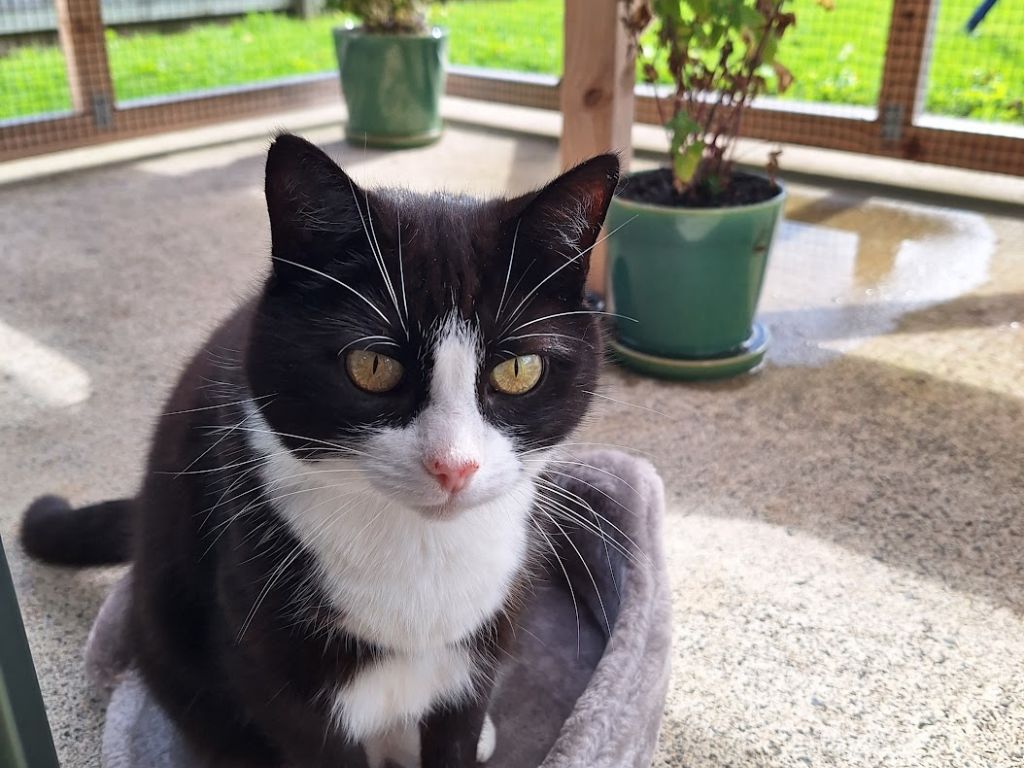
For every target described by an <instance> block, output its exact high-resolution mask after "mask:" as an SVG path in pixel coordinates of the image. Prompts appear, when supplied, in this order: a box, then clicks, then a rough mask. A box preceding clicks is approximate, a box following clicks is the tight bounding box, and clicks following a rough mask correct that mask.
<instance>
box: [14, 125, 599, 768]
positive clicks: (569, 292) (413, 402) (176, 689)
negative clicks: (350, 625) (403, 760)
mask: <svg viewBox="0 0 1024 768" xmlns="http://www.w3.org/2000/svg"><path fill="white" fill-rule="evenodd" d="M617 175H618V162H617V160H616V158H615V157H613V156H601V157H598V158H595V159H593V160H591V161H589V162H588V163H585V164H584V165H582V166H579V167H578V168H576V169H574V170H573V171H570V172H569V173H568V174H565V175H564V176H562V177H560V178H559V179H558V180H556V181H555V182H553V183H552V184H550V185H549V186H547V187H545V188H544V189H542V190H541V191H540V192H538V193H533V194H530V195H525V196H523V197H519V198H515V199H512V200H495V201H487V202H481V201H477V200H472V199H468V198H461V197H449V196H442V195H434V196H422V195H415V194H412V193H408V192H392V191H363V190H361V189H360V188H359V187H357V186H356V185H355V184H354V183H352V182H351V181H350V179H349V178H348V177H347V176H346V175H345V174H344V173H343V172H342V171H341V170H340V169H339V168H338V167H337V166H336V165H335V164H334V163H333V162H332V161H331V160H330V159H329V158H328V157H327V156H326V155H324V154H323V153H322V152H321V151H320V150H318V149H316V148H315V147H313V146H312V145H310V144H308V143H307V142H305V141H303V140H301V139H298V138H296V137H294V136H289V135H282V136H279V137H278V138H277V139H276V140H275V141H274V143H273V145H272V147H271V149H270V152H269V155H268V158H267V175H266V196H267V205H268V210H269V214H270V222H271V232H272V244H273V257H274V266H273V270H272V272H271V274H270V276H269V277H268V279H267V281H266V284H265V286H264V288H263V290H262V292H261V293H260V295H259V296H257V297H255V298H254V299H253V300H251V301H249V302H248V303H246V304H245V305H244V306H242V307H241V308H240V309H239V310H238V311H237V312H236V313H235V314H234V315H233V316H231V317H230V318H229V319H228V320H227V321H226V322H225V323H224V324H223V325H222V326H221V327H220V328H219V329H218V330H217V331H216V332H215V333H214V334H213V336H212V337H211V339H210V340H209V342H208V343H207V344H206V345H205V347H204V348H203V349H202V350H201V351H200V352H199V353H198V354H197V355H196V356H195V357H194V358H193V360H192V361H191V363H190V364H189V365H188V367H187V368H186V370H185V372H184V374H183V375H182V377H181V379H180V381H179V382H178V384H177V387H176V388H175V390H174V393H173V395H172V396H171V398H170V400H169V402H168V404H167V407H166V408H165V411H166V414H165V415H164V416H163V417H162V418H161V419H160V422H159V425H158V426H157V430H156V434H155V436H154V439H153V445H152V450H151V453H150V457H149V462H148V466H147V469H146V473H145V477H144V481H143V485H142V488H141V491H140V492H139V494H138V495H137V496H136V497H135V498H134V499H132V500H130V501H129V500H122V501H115V502H105V503H104V504H102V505H95V506H93V507H87V508H84V509H79V510H71V509H70V507H68V505H67V504H66V502H63V500H60V499H57V498H55V497H44V498H43V499H40V500H39V501H38V502H36V504H34V505H33V506H32V507H31V508H30V509H29V510H28V512H27V513H26V517H25V521H24V527H23V534H22V539H23V542H24V546H25V547H26V549H27V550H28V551H29V552H30V553H32V554H34V555H35V556H37V557H40V558H41V559H45V560H49V561H52V562H61V563H67V564H77V565H86V564H95V563H102V562H116V561H121V560H125V559H127V558H128V557H129V556H130V557H131V559H132V560H133V562H134V569H133V601H132V605H133V614H132V622H131V626H132V631H133V633H134V638H133V640H134V644H135V648H136V649H137V653H138V657H139V658H138V660H139V663H140V667H141V670H142V672H143V674H144V676H145V679H146V681H147V683H148V684H149V685H150V687H151V688H152V689H153V691H154V693H155V694H156V696H157V697H158V699H159V701H160V703H161V704H162V705H163V706H164V707H165V708H166V709H167V711H168V712H169V714H170V715H171V716H172V718H173V719H174V720H175V721H176V722H177V723H178V725H179V726H180V727H181V728H182V730H183V731H184V732H185V733H186V734H187V736H188V737H189V738H190V740H191V741H192V743H193V744H194V745H195V746H196V747H197V748H198V749H200V750H202V751H204V752H208V753H212V754H213V755H215V756H216V758H217V759H218V760H219V761H220V762H219V763H218V764H219V765H220V764H224V765H233V764H238V765H246V766H260V765H265V766H278V765H281V764H287V765H288V766H290V767H294V768H314V767H320V766H323V767H324V768H327V767H328V766H329V767H330V768H354V767H357V766H362V765H364V764H365V756H364V755H363V752H362V749H361V747H360V746H359V745H357V744H353V743H352V742H351V741H350V740H349V739H348V738H347V737H346V735H345V734H344V733H342V732H339V730H337V729H336V728H334V727H333V726H332V725H331V722H330V718H329V714H328V709H329V706H328V703H327V702H325V701H324V700H323V696H322V691H323V689H324V686H325V683H327V682H330V683H332V684H336V685H337V684H342V683H344V682H345V681H346V680H348V679H350V678H351V677H352V676H354V675H358V674H359V672H360V669H361V668H362V667H363V666H364V665H365V664H366V663H367V661H369V660H371V659H374V658H376V657H378V656H380V655H386V654H388V653H389V651H388V649H387V648H382V647H374V646H373V645H371V644H368V643H367V642H365V641H364V640H362V639H359V638H356V637H353V636H348V635H346V634H344V633H343V632H338V631H333V632H325V631H324V628H325V627H326V626H327V625H328V623H329V621H330V619H331V618H332V617H331V615H330V611H331V610H334V609H332V608H328V607H325V606H328V605H329V603H328V601H327V600H326V599H324V596H323V595H321V594H320V590H321V586H320V585H319V584H318V583H317V580H316V577H315V572H314V569H313V568H312V567H311V560H310V558H311V555H309V554H308V553H302V555H301V556H299V557H298V559H296V560H295V561H294V562H293V563H291V565H290V566H288V568H287V569H286V572H285V574H284V577H283V578H280V579H278V580H277V581H276V582H275V583H274V584H273V586H272V588H270V589H269V590H268V591H267V592H266V594H265V595H263V596H261V592H262V591H263V588H264V586H265V584H266V583H267V576H268V574H270V573H272V572H273V571H274V570H275V569H276V568H277V567H278V566H279V565H280V564H281V563H282V561H283V560H284V558H285V557H286V555H287V554H288V553H290V552H292V551H294V550H295V548H296V547H297V546H298V542H297V541H296V540H295V538H294V537H293V535H292V534H291V533H290V532H289V529H288V528H287V526H286V525H285V523H284V522H283V521H282V520H281V519H280V518H279V517H278V515H277V514H276V513H275V510H274V508H273V507H272V505H271V504H270V502H269V499H268V492H267V489H265V488H262V487H261V486H260V484H259V481H258V478H257V477H256V474H255V473H252V472H246V469H247V468H248V467H251V463H250V464H248V465H247V464H246V462H248V461H250V460H251V459H252V458H253V456H252V453H251V451H250V448H249V446H248V444H247V441H246V432H245V431H244V429H245V428H244V426H241V425H243V424H244V421H245V416H246V414H245V412H244V411H243V410H242V406H241V404H240V403H241V401H242V400H243V399H244V398H247V397H252V398H253V399H254V401H255V402H256V403H257V404H258V405H259V407H260V410H261V411H262V414H263V417H264V418H265V419H266V421H267V422H268V423H269V424H270V426H271V428H272V429H273V430H275V431H277V432H278V433H280V435H282V440H283V441H284V442H285V444H286V445H287V447H288V448H289V449H291V450H292V451H293V452H295V453H296V455H298V456H300V457H303V458H306V459H315V458H316V457H318V456H322V455H325V454H329V453H330V448H329V446H328V445H327V444H329V443H340V444H343V445H346V446H358V445H359V442H360V439H361V436H362V435H363V434H365V430H366V429H367V428H368V426H370V425H379V424H394V425H401V424H404V423H407V422H408V421H409V420H410V419H411V418H413V417H414V416H415V414H416V413H418V412H419V410H420V409H422V407H423V406H424V404H425V402H426V399H427V397H428V391H427V381H428V378H429V374H430V370H431V365H432V360H431V359H430V352H429V348H428V347H427V345H426V344H425V336H426V335H427V334H429V332H430V329H431V328H434V327H436V324H437V322H438V320H439V318H441V317H444V316H445V315H446V314H448V313H449V312H450V311H452V310H456V311H457V312H458V313H459V314H460V315H461V316H462V317H463V318H466V319H473V320H474V322H477V323H479V326H480V328H481V329H482V330H483V336H484V338H485V339H486V344H487V350H486V354H487V358H488V359H489V360H492V361H493V362H497V361H499V360H501V359H503V356H507V355H508V354H510V353H512V354H529V353H533V352H541V351H543V352H544V354H545V356H546V359H547V361H548V365H547V369H546V372H545V374H544V378H543V380H542V381H541V383H540V384H539V385H538V386H537V387H536V389H535V390H533V391H531V392H529V393H527V394H526V395H523V396H520V397H515V398H509V397H500V396H497V395H496V393H495V392H494V391H493V390H492V389H491V388H490V386H489V384H488V382H487V379H486V374H485V373H482V374H481V377H480V381H479V382H478V397H479V406H480V409H481V412H482V414H483V415H484V418H485V419H487V420H489V421H490V422H491V423H493V424H496V425H501V427H502V429H503V430H505V431H506V433H507V434H510V435H513V436H514V440H515V442H516V446H517V448H518V449H519V450H524V449H527V448H534V447H538V446H545V445H552V444H555V443H557V442H558V441H560V440H562V439H564V437H565V435H566V434H567V433H568V432H569V431H570V430H571V429H573V428H574V427H575V426H576V425H577V424H578V423H579V421H580V419H581V418H582V416H583V414H584V411H585V409H586V408H587V405H588V402H589V395H588V394H587V392H588V390H591V389H592V388H593V386H594V384H595V380H596V376H597V363H598V356H599V348H600V342H599V330H598V326H597V323H596V321H595V319H594V316H593V315H592V314H590V313H587V312H586V311H585V307H584V304H583V289H584V280H585V276H586V271H587V262H588V259H587V257H586V256H584V257H582V258H575V259H573V258H570V257H571V256H575V254H576V251H575V250H572V249H570V248H568V247H567V243H566V242H565V241H566V240H567V239H571V240H572V241H574V242H575V244H576V245H577V247H582V248H589V246H590V245H592V244H593V243H594V241H595V239H596V237H597V234H598V231H599V230H600V226H601V223H602V221H603V218H604V214H605V212H606V208H607V205H608V202H609V200H610V197H611V195H612V193H613V190H614V188H615V184H616V181H617ZM371 223H372V227H373V229H372V235H371V237H370V238H368V237H367V236H366V234H365V232H366V230H365V229H364V224H365V225H367V226H369V225H370V224H371ZM399 236H400V246H401V261H400V260H399ZM374 239H375V240H376V241H377V243H378V244H379V252H380V254H381V255H382V258H383V259H384V261H385V266H386V269H387V272H388V273H389V274H390V275H391V276H392V277H395V278H396V279H395V283H394V284H395V288H396V291H397V290H398V280H397V276H398V275H400V274H401V275H402V279H403V281H404V285H405V287H406V289H407V290H406V291H405V292H403V293H404V295H402V294H399V295H398V296H397V298H398V301H399V302H400V303H401V304H403V305H404V306H407V317H408V319H407V320H406V321H405V322H406V324H407V326H408V341H407V342H406V343H404V344H403V345H402V346H401V348H400V349H397V350H396V349H388V350H387V353H388V354H389V355H393V356H394V357H396V358H397V359H399V360H400V361H401V362H402V363H403V364H404V366H405V369H406V371H407V372H408V374H407V376H406V377H405V379H404V380H403V381H402V383H401V384H400V385H399V386H398V388H397V389H395V390H394V391H393V392H390V393H387V394H385V395H370V394H368V393H366V392H363V391H362V390H360V389H358V388H357V387H355V386H354V385H353V384H352V383H351V381H350V380H349V379H348V377H347V376H346V374H345V370H344V365H343V362H342V361H341V360H340V359H339V355H338V352H339V350H341V349H343V348H345V346H346V345H347V344H349V343H351V342H352V341H353V340H355V339H358V338H359V337H361V336H365V335H372V334H379V333H380V332H381V325H382V321H381V318H380V317H379V316H378V315H377V314H376V313H375V312H374V311H372V310H371V309H370V307H368V306H367V304H366V303H365V302H364V301H362V300H361V299H359V298H358V297H357V296H356V295H355V294H354V293H353V292H352V291H349V290H346V289H345V288H344V287H342V286H341V285H340V283H344V284H346V285H348V286H353V287H355V288H356V289H358V291H359V292H360V293H362V294H363V295H364V296H366V297H367V298H369V299H370V301H371V302H372V303H373V304H374V305H375V306H377V307H378V308H380V309H381V310H383V312H384V313H385V314H386V315H387V320H388V323H389V324H390V327H391V328H392V329H393V330H395V331H396V337H401V338H404V334H402V333H401V331H400V330H399V325H400V324H401V323H402V318H401V317H400V313H398V312H396V307H395V306H394V303H393V301H392V299H391V297H390V296H389V294H388V291H387V287H386V285H385V283H384V281H383V280H382V276H381V271H380V269H379V266H378V264H377V262H376V261H375V258H374V256H373V255H372V253H373V252H372V248H371V242H372V241H373V240H374ZM513 240H515V241H516V244H515V252H516V258H515V260H514V262H513V263H512V268H511V272H509V255H510V253H511V252H512V247H513ZM550 275H553V276H552V277H549V276H550ZM197 279H204V278H197ZM339 281H340V282H339ZM538 286H539V288H538V290H537V291H536V293H535V295H534V296H533V298H532V300H531V301H529V302H528V304H527V305H526V306H525V307H524V311H523V314H522V315H521V317H520V319H519V321H518V322H517V323H516V324H518V323H522V322H528V321H530V320H531V319H534V318H542V317H546V316H551V317H549V318H548V319H545V320H543V321H541V322H537V323H533V324H531V325H529V326H528V328H527V329H526V330H524V331H522V332H521V333H522V334H525V333H527V332H528V333H541V332H544V333H553V334H556V337H559V338H569V339H570V342H571V343H563V344H556V345H555V347H554V348H553V349H551V348H548V347H546V346H545V345H544V344H543V340H542V339H540V338H537V337H528V338H521V339H517V340H513V341H504V342H501V343H499V339H500V337H501V332H500V331H501V326H502V325H503V324H505V321H506V318H505V317H502V318H498V317H497V316H496V315H497V308H498V306H499V304H501V297H502V295H503V294H507V296H506V298H505V312H506V313H508V312H509V307H512V308H515V307H517V306H518V305H519V304H520V302H522V301H523V299H524V298H525V297H527V296H528V295H529V294H530V292H531V291H533V290H534V288H535V287H538ZM404 306H403V308H404ZM242 510H244V512H243V513H242V514H238V513H239V512H240V511H242ZM469 513H470V514H471V511H470V512H469ZM528 577H529V574H526V573H523V574H521V576H520V578H521V579H522V580H523V581H525V580H527V579H528ZM260 601H262V602H260ZM257 603H259V609H258V610H256V611H255V613H254V614H252V615H250V611H251V609H252V608H253V606H254V605H256V604H257ZM515 611H516V608H515V606H514V605H513V603H512V601H511V600H510V601H509V602H508V603H507V604H506V606H505V609H504V610H503V611H499V613H498V614H496V615H494V616H493V617H492V618H491V620H490V621H489V622H487V623H486V624H485V625H484V626H483V627H481V628H480V629H479V630H478V631H477V632H476V633H475V634H474V635H473V636H472V637H470V638H467V640H466V642H467V643H469V644H470V645H471V646H472V647H473V648H475V650H476V653H475V660H476V663H477V665H478V667H479V669H480V670H481V671H483V672H485V673H486V674H483V675H480V676H479V679H480V680H484V679H488V680H489V679H493V677H494V675H493V673H494V672H495V670H496V667H497V666H498V663H499V662H498V659H499V658H500V657H501V656H502V655H503V654H504V653H505V652H506V651H507V649H508V646H509V636H508V633H509V628H510V627H511V626H513V625H514V622H515ZM247 623H248V626H246V624H247ZM335 626H336V624H335ZM243 627H245V628H244V631H242V630H243ZM480 687H482V686H480ZM478 694H479V695H478V696H477V697H476V698H474V699H472V700H470V701H467V702H466V703H464V704H463V705H461V706H459V707H456V708H449V709H439V710H438V711H435V712H433V713H431V714H430V715H429V716H428V717H427V718H426V719H425V721H424V722H423V724H422V726H421V739H422V746H421V750H422V760H423V766H424V768H440V767H441V766H446V767H450V768H456V767H462V766H471V765H475V761H476V757H475V756H476V744H477V740H478V738H479V734H480V728H481V724H482V722H483V717H484V713H485V711H486V706H487V699H488V697H489V694H490V692H489V691H487V690H478Z"/></svg>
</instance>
